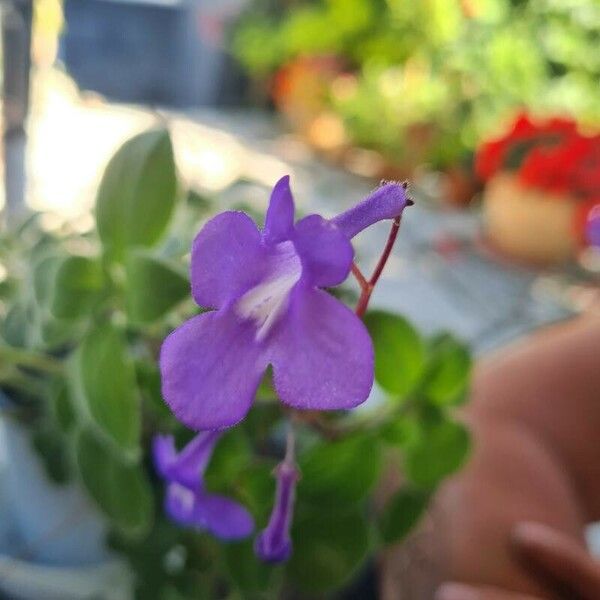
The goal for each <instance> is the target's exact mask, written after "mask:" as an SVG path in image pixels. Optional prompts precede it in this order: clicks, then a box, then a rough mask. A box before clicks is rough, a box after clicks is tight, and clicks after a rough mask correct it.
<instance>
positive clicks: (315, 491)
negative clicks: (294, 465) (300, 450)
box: [298, 435, 381, 511]
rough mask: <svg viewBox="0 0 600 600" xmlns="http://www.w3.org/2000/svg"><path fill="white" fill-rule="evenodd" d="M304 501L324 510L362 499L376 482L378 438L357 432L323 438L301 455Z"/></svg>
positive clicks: (300, 490)
mask: <svg viewBox="0 0 600 600" xmlns="http://www.w3.org/2000/svg"><path fill="white" fill-rule="evenodd" d="M300 471H301V473H302V477H303V479H302V481H301V482H300V484H299V488H298V493H299V495H300V497H301V498H302V500H304V501H306V502H310V503H312V504H314V505H315V506H318V507H320V508H321V509H322V510H331V511H336V510H339V509H340V507H344V508H347V507H349V506H351V505H353V504H356V503H358V502H360V501H361V500H363V499H364V498H365V497H366V496H367V495H368V494H369V492H370V491H371V489H372V488H373V486H374V485H375V484H376V483H377V480H378V477H379V474H380V471H381V447H380V445H379V442H378V440H377V439H375V438H373V437H370V436H366V435H355V436H352V437H347V438H344V439H342V440H340V441H334V442H332V441H323V442H321V443H320V444H318V445H316V446H314V447H313V448H311V449H310V450H309V451H308V452H306V453H305V454H304V455H302V456H301V457H300Z"/></svg>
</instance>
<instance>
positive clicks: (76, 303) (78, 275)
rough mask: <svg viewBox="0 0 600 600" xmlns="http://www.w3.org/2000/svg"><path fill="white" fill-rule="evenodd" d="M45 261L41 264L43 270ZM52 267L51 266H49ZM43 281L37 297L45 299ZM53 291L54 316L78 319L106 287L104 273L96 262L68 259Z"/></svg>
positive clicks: (83, 257)
mask: <svg viewBox="0 0 600 600" xmlns="http://www.w3.org/2000/svg"><path fill="white" fill-rule="evenodd" d="M44 265H46V261H43V262H42V263H41V266H42V267H43V266H44ZM49 266H50V265H49ZM43 287H44V284H43V283H42V281H40V283H39V284H38V288H37V289H38V294H39V296H42V297H43V292H42V289H43ZM52 288H53V298H52V307H51V310H52V313H53V314H54V316H55V317H57V318H59V319H77V318H79V317H82V316H84V315H86V314H87V313H88V312H89V311H90V309H91V308H92V307H93V303H94V301H95V300H96V298H97V296H98V294H99V293H100V291H102V289H103V288H104V272H103V269H102V265H101V264H100V262H99V261H98V260H97V259H94V258H89V257H86V256H68V257H67V258H65V259H64V260H63V261H62V262H61V263H60V265H59V266H58V269H57V272H56V276H55V281H54V285H53V286H52Z"/></svg>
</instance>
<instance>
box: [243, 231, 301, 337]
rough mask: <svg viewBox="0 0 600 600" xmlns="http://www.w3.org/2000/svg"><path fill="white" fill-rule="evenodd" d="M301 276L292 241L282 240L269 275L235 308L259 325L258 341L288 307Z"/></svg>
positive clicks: (299, 264)
mask: <svg viewBox="0 0 600 600" xmlns="http://www.w3.org/2000/svg"><path fill="white" fill-rule="evenodd" d="M301 275H302V264H301V262H300V258H299V257H298V255H297V254H296V250H295V248H294V245H293V244H292V242H282V243H280V244H278V246H277V252H276V253H275V254H274V256H273V257H272V259H271V264H270V265H269V269H268V275H267V277H266V278H265V279H264V280H263V281H261V282H260V283H259V284H258V285H256V286H254V287H253V288H252V289H250V290H249V291H247V292H246V293H245V294H244V295H243V296H242V297H241V298H240V299H239V300H238V302H237V304H236V306H235V310H236V312H237V314H238V315H239V316H240V317H242V318H243V319H252V320H253V321H254V323H255V324H256V327H257V330H256V340H257V341H262V340H264V339H265V337H266V336H267V334H268V333H269V331H271V329H272V328H273V326H274V325H275V323H277V321H278V320H279V317H281V315H282V314H283V313H284V312H285V310H286V309H287V306H288V301H289V295H290V292H291V291H292V288H293V287H294V285H296V283H297V282H298V280H299V279H300V276H301Z"/></svg>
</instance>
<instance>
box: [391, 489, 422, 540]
mask: <svg viewBox="0 0 600 600" xmlns="http://www.w3.org/2000/svg"><path fill="white" fill-rule="evenodd" d="M429 497H430V494H429V493H428V492H425V491H423V490H419V489H414V488H409V487H406V488H403V489H401V490H400V491H398V492H396V493H395V494H394V495H393V496H392V497H391V498H390V500H389V501H388V503H387V505H386V507H385V510H384V512H383V515H382V516H381V519H380V523H379V527H380V530H381V534H382V537H383V540H384V542H385V543H386V544H393V543H395V542H399V541H400V540H402V539H403V538H404V537H406V535H407V534H408V533H410V531H411V530H412V529H413V527H415V525H416V524H417V523H418V522H419V519H420V518H421V516H422V515H423V513H424V512H425V509H426V508H427V504H428V502H429Z"/></svg>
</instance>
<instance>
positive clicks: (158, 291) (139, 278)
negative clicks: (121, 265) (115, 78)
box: [126, 252, 190, 322]
mask: <svg viewBox="0 0 600 600" xmlns="http://www.w3.org/2000/svg"><path fill="white" fill-rule="evenodd" d="M126 270H127V287H126V297H127V312H128V313H129V316H130V318H131V319H132V320H133V321H140V322H147V321H153V320H155V319H158V318H159V317H162V316H163V315H164V314H165V313H166V312H168V311H169V310H170V309H172V308H173V307H174V306H175V305H176V304H177V303H179V302H181V300H183V299H184V298H186V297H187V296H188V295H189V294H190V284H189V281H188V278H187V276H186V275H185V274H183V273H181V272H180V271H179V270H178V269H175V268H174V267H172V266H170V265H169V264H167V263H166V262H164V261H162V260H160V259H158V258H155V257H152V256H148V255H146V254H141V253H137V252H136V253H134V254H131V255H130V256H129V257H128V258H127V263H126Z"/></svg>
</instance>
